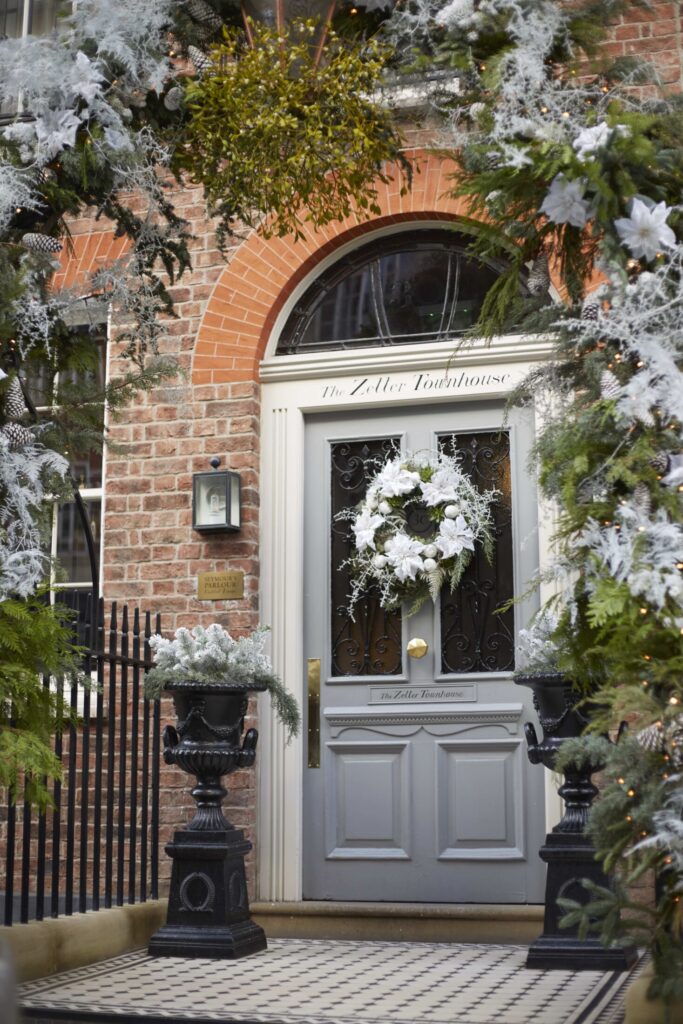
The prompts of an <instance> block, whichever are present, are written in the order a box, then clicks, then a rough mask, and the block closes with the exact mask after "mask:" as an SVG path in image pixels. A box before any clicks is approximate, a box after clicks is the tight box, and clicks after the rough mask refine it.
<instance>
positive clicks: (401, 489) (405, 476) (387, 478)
mask: <svg viewBox="0 0 683 1024" xmlns="http://www.w3.org/2000/svg"><path fill="white" fill-rule="evenodd" d="M419 482H420V474H419V473H413V472H412V471H411V470H409V469H404V468H403V466H402V465H401V462H400V460H399V459H392V460H391V461H390V462H387V464H386V466H385V467H384V469H383V470H382V471H381V473H380V474H379V476H378V477H377V480H376V486H377V489H378V491H379V493H380V494H382V495H383V496H384V497H385V498H398V497H399V496H400V495H401V494H409V493H410V491H412V490H413V488H415V487H417V485H418V484H419Z"/></svg>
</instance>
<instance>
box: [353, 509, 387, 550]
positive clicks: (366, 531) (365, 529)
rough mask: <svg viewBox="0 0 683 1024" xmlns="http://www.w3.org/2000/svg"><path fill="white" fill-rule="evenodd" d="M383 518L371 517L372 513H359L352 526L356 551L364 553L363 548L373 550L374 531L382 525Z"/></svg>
mask: <svg viewBox="0 0 683 1024" xmlns="http://www.w3.org/2000/svg"><path fill="white" fill-rule="evenodd" d="M383 522H384V518H383V517H382V516H377V515H373V514H372V512H361V514H360V515H359V516H357V517H356V521H355V523H354V524H353V532H354V533H355V535H356V551H364V550H365V548H372V549H373V551H374V548H375V530H376V529H377V528H378V527H379V526H381V525H382V523H383Z"/></svg>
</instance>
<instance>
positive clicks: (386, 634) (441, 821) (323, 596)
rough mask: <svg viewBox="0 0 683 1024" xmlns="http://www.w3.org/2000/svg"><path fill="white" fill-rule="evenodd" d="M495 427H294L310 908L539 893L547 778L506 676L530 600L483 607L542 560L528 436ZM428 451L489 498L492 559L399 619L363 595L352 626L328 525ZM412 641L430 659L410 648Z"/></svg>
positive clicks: (340, 545)
mask: <svg viewBox="0 0 683 1024" xmlns="http://www.w3.org/2000/svg"><path fill="white" fill-rule="evenodd" d="M502 424H503V411H502V408H501V407H500V406H499V405H497V404H493V403H491V404H486V403H479V404H477V405H471V406H465V405H462V404H452V405H439V406H435V405H423V406H421V407H418V408H408V409H404V408H401V409H389V410H378V411H377V412H366V411H364V410H363V411H360V412H357V413H356V412H354V413H352V414H350V413H344V414H336V415H333V414H329V415H328V414H320V415H315V416H311V417H310V418H309V419H308V420H307V426H306V464H305V501H306V520H305V537H306V545H305V549H306V566H305V624H304V641H305V652H306V658H307V659H309V662H308V664H309V670H311V669H312V674H313V676H314V675H315V668H316V664H317V660H318V659H319V660H320V670H321V699H320V757H319V763H320V766H319V767H309V766H308V760H309V753H310V757H311V759H312V763H313V764H315V762H316V756H315V743H311V745H310V750H309V751H307V753H306V757H307V761H306V763H305V764H304V779H305V781H304V897H305V898H306V899H337V900H394V901H434V902H472V903H492V902H501V903H525V902H531V903H533V902H541V901H542V899H543V885H542V880H543V872H542V863H541V861H540V859H539V857H538V848H539V846H540V845H541V842H542V840H543V837H544V800H543V772H542V771H541V770H540V769H539V768H538V767H532V766H531V765H529V764H528V761H527V757H526V750H525V743H524V736H523V730H522V725H523V722H524V721H525V720H526V719H528V718H530V717H533V710H532V708H531V706H530V698H529V695H528V691H527V690H526V689H525V688H524V687H517V686H515V685H514V684H513V683H512V680H511V671H512V668H513V659H514V633H515V629H518V628H519V627H520V626H521V625H523V624H524V621H525V620H526V619H527V618H528V616H529V614H530V608H529V607H525V606H523V605H518V606H516V608H515V609H514V610H510V611H508V612H507V613H505V614H503V615H499V614H495V609H496V607H497V606H498V605H499V604H500V603H501V602H502V601H503V600H505V598H507V597H510V596H511V595H512V594H513V593H520V592H521V591H522V589H523V587H524V583H525V581H527V580H528V579H529V578H530V577H531V576H532V574H533V572H534V570H535V569H536V565H537V545H536V537H535V533H534V527H535V525H536V490H535V486H534V485H533V483H532V482H531V481H530V480H528V479H527V477H526V475H525V462H526V453H527V450H528V447H529V442H530V435H531V428H530V425H529V423H528V422H526V421H525V419H524V418H522V417H521V416H519V417H513V418H512V419H511V421H510V422H509V423H507V424H506V425H505V426H504V427H503V426H502ZM439 445H440V446H446V447H453V446H455V447H457V448H458V449H459V450H460V451H461V452H462V457H463V462H464V465H465V466H466V468H467V469H468V472H470V473H471V474H472V476H473V477H474V478H475V479H476V480H477V481H478V482H480V483H481V485H482V486H484V487H491V486H495V487H497V488H498V489H499V491H500V499H499V501H498V503H497V507H496V511H495V516H496V537H497V541H496V554H495V559H494V562H493V564H489V563H488V562H487V561H486V559H485V558H484V556H483V555H480V556H478V557H477V558H476V560H475V561H474V562H473V563H472V565H471V566H470V568H469V569H468V570H467V573H466V576H465V577H464V579H463V581H462V583H461V586H460V587H459V588H458V591H457V592H456V593H455V594H454V595H450V594H447V595H446V594H445V595H442V597H441V601H440V603H439V604H438V605H436V606H432V605H431V603H428V605H427V606H424V607H423V608H422V610H421V611H420V612H419V613H418V614H417V615H415V616H413V617H412V618H410V619H405V618H403V619H402V617H401V614H400V613H392V614H388V613H385V612H383V611H382V609H381V608H379V606H378V604H377V602H376V601H375V600H374V599H372V598H370V599H368V601H367V602H366V603H365V606H364V607H363V608H362V609H361V608H360V607H359V608H358V609H357V611H356V616H355V621H352V620H351V619H350V617H349V615H348V613H347V610H346V595H347V593H348V583H347V580H346V578H345V577H344V573H343V572H342V571H340V569H339V567H340V565H341V564H342V563H343V561H344V559H345V557H346V555H347V552H348V551H349V550H350V548H349V543H350V542H349V539H348V525H347V524H346V523H344V522H340V521H339V520H335V515H336V514H337V512H338V511H339V510H340V509H342V508H344V507H349V506H354V505H355V504H356V503H357V502H358V500H359V499H360V498H361V497H362V495H363V494H364V492H365V489H366V487H367V481H368V477H369V475H370V474H371V473H372V469H371V460H372V459H377V458H378V457H379V458H382V457H384V456H385V455H386V454H387V453H388V452H389V451H392V450H393V449H394V448H395V447H397V446H400V447H401V448H402V449H403V450H408V451H418V450H424V449H428V450H434V449H435V448H436V447H437V446H439ZM411 637H421V638H423V639H425V640H426V641H427V643H428V644H429V652H428V654H427V656H426V657H424V658H422V659H420V660H416V659H413V658H410V657H408V656H407V654H406V644H407V642H408V640H409V639H410V638H411ZM310 724H311V725H312V726H315V724H316V723H315V722H311V723H310ZM311 735H312V733H311V731H309V739H310V737H311Z"/></svg>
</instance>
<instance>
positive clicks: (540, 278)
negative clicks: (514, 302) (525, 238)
mask: <svg viewBox="0 0 683 1024" xmlns="http://www.w3.org/2000/svg"><path fill="white" fill-rule="evenodd" d="M526 286H527V288H528V289H529V291H530V292H531V294H532V295H545V293H546V292H547V291H548V288H549V287H550V271H549V270H548V257H547V255H546V253H544V252H542V253H540V254H539V255H538V256H537V257H536V259H535V260H534V262H533V266H532V268H531V270H530V271H529V276H528V278H527V282H526Z"/></svg>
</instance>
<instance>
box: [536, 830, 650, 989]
mask: <svg viewBox="0 0 683 1024" xmlns="http://www.w3.org/2000/svg"><path fill="white" fill-rule="evenodd" d="M539 856H540V857H541V858H542V860H544V861H545V862H546V864H547V865H548V877H547V880H546V890H545V918H544V922H543V934H542V935H540V936H539V937H538V938H537V939H536V940H535V942H533V943H532V944H531V946H530V947H529V954H528V956H527V961H526V966H527V967H538V968H542V969H544V970H548V969H549V970H552V969H556V970H564V971H628V970H629V969H630V968H631V967H632V966H633V964H634V963H635V962H636V960H637V959H638V954H637V952H636V950H635V949H634V948H633V947H622V946H613V947H612V948H609V949H608V948H607V947H606V946H603V944H602V943H601V942H600V941H599V940H598V939H596V938H586V939H580V938H579V937H578V935H577V929H575V928H560V920H561V919H562V916H563V914H564V911H563V910H562V909H561V908H560V907H559V906H558V903H557V900H558V898H562V897H566V898H567V899H572V900H576V901H577V902H578V903H586V902H587V900H588V899H589V894H588V892H587V890H586V889H585V888H584V886H583V885H582V884H581V880H582V879H583V878H587V879H589V880H590V881H591V882H594V883H595V884H596V885H601V886H605V887H607V886H608V885H609V880H608V878H607V876H606V875H605V873H604V871H603V870H602V868H601V867H600V865H599V863H598V862H597V861H596V859H595V849H594V847H593V845H592V843H591V841H590V839H589V838H588V836H586V835H585V834H584V833H582V832H550V833H549V834H548V835H547V836H546V840H545V846H542V847H541V849H540V851H539Z"/></svg>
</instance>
